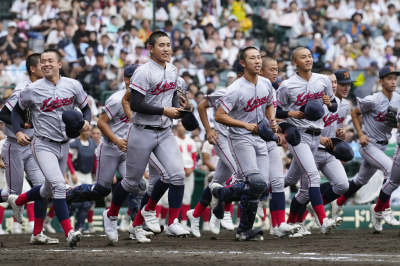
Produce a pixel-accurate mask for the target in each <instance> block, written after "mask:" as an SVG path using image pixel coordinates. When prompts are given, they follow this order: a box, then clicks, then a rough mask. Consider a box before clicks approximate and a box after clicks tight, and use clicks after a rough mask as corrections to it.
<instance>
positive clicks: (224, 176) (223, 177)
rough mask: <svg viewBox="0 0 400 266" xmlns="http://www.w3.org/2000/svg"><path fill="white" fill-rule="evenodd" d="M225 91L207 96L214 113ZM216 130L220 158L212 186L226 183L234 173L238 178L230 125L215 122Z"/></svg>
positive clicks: (215, 149)
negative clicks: (230, 137)
mask: <svg viewBox="0 0 400 266" xmlns="http://www.w3.org/2000/svg"><path fill="white" fill-rule="evenodd" d="M225 92H226V89H219V90H216V91H215V92H214V93H212V94H211V95H207V96H206V100H207V102H208V106H210V107H212V108H213V109H214V114H215V113H216V112H217V110H218V107H219V101H218V99H219V98H221V97H222V96H224V95H225ZM214 130H215V131H216V132H217V134H218V135H219V138H218V143H217V144H216V145H213V147H214V151H215V153H216V154H217V155H218V157H219V158H220V160H218V163H217V167H216V168H215V173H214V176H213V179H212V180H211V182H210V184H209V187H210V188H211V185H212V184H213V183H214V182H215V183H218V184H221V185H224V184H225V182H226V181H227V180H228V179H229V178H230V177H231V176H232V174H233V175H234V179H236V163H235V160H234V159H233V157H232V153H231V151H230V149H229V140H228V135H229V131H228V127H227V126H225V125H223V124H220V123H217V122H216V123H215V124H214Z"/></svg>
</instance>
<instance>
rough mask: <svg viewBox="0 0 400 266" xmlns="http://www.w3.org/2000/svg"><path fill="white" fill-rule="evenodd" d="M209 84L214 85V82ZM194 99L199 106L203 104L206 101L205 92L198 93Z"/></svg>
mask: <svg viewBox="0 0 400 266" xmlns="http://www.w3.org/2000/svg"><path fill="white" fill-rule="evenodd" d="M207 79H208V81H210V79H212V78H207ZM208 83H212V81H211V82H208ZM194 99H195V101H196V103H197V104H199V103H201V102H202V101H203V100H204V92H201V91H199V92H197V93H196V94H195V96H194Z"/></svg>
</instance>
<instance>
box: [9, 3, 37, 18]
mask: <svg viewBox="0 0 400 266" xmlns="http://www.w3.org/2000/svg"><path fill="white" fill-rule="evenodd" d="M31 1H32V0H29V1H28V0H16V1H15V2H14V3H13V5H12V6H11V10H10V11H11V14H14V15H16V16H17V18H19V19H20V18H22V12H23V11H24V10H26V9H27V8H28V4H29V2H31ZM32 2H34V1H32Z"/></svg>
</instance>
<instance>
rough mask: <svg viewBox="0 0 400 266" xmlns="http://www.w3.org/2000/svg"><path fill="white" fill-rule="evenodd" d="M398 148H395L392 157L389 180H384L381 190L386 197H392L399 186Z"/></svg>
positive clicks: (399, 157)
mask: <svg viewBox="0 0 400 266" xmlns="http://www.w3.org/2000/svg"><path fill="white" fill-rule="evenodd" d="M399 150H400V149H399V146H397V147H396V151H395V153H394V156H393V165H392V170H391V172H390V178H389V179H387V180H386V182H385V184H384V185H383V186H382V190H383V192H384V193H385V194H386V195H392V193H393V191H395V190H396V189H397V188H398V187H399V186H400V156H399Z"/></svg>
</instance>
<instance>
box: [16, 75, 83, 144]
mask: <svg viewBox="0 0 400 266" xmlns="http://www.w3.org/2000/svg"><path fill="white" fill-rule="evenodd" d="M87 102H88V97H87V94H86V92H85V91H84V90H83V88H82V84H81V83H80V82H79V81H77V80H74V79H70V78H66V77H60V80H59V81H58V82H57V84H56V85H55V86H54V84H53V83H51V82H50V81H48V80H47V79H46V78H42V79H39V80H37V81H35V82H34V83H32V84H29V85H28V86H27V87H26V88H25V89H24V90H23V91H22V92H21V93H20V95H19V106H20V107H21V109H22V110H25V109H27V108H29V109H30V110H31V116H32V121H33V127H34V132H35V133H34V134H35V136H38V137H45V138H49V139H51V140H54V141H65V140H68V139H69V138H68V137H67V135H66V133H65V124H64V122H63V121H62V114H63V112H64V111H68V110H74V108H75V107H78V108H80V109H82V108H83V107H85V106H86V104H87Z"/></svg>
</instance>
